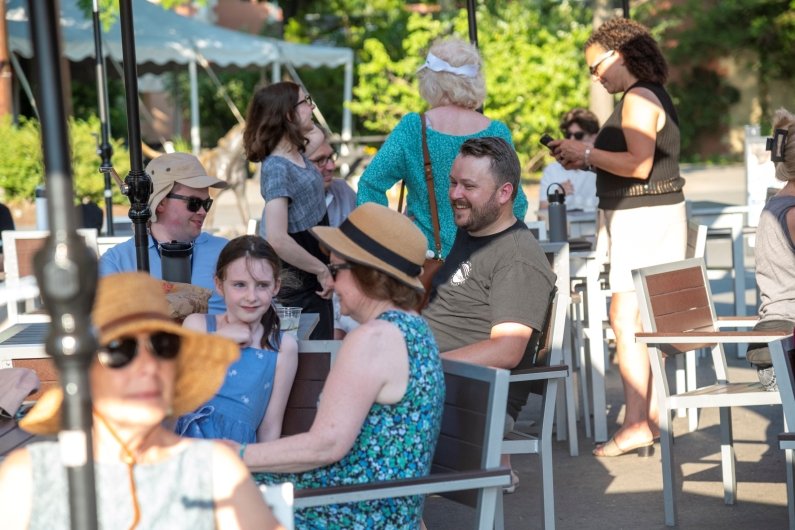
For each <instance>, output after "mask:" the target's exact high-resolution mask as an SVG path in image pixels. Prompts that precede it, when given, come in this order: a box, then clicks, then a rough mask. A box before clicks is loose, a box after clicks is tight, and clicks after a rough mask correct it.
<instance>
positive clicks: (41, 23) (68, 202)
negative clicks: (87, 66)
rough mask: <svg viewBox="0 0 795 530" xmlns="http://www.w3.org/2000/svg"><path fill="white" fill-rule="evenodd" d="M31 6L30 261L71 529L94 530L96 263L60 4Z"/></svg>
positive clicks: (37, 0)
mask: <svg viewBox="0 0 795 530" xmlns="http://www.w3.org/2000/svg"><path fill="white" fill-rule="evenodd" d="M29 7H30V23H31V30H32V37H33V49H34V54H35V57H36V61H35V64H36V70H37V74H38V78H39V111H40V113H41V143H42V151H43V153H44V167H45V169H46V182H47V194H48V199H49V200H48V201H47V217H48V219H49V220H50V227H51V230H50V235H49V236H48V237H47V240H46V241H45V243H44V248H42V249H41V250H40V251H39V252H37V253H36V255H35V256H34V258H33V267H34V270H35V274H36V281H37V282H38V284H39V285H40V286H41V296H42V299H43V300H44V305H45V307H46V308H47V311H48V312H49V314H50V317H51V320H50V327H49V335H48V337H47V342H46V343H45V349H46V351H47V353H48V354H49V355H50V356H51V357H52V358H53V360H54V361H55V364H56V366H57V367H58V369H59V373H60V377H59V379H60V381H61V385H62V388H63V390H64V392H63V405H62V417H61V419H62V425H61V431H60V432H59V434H58V439H59V442H60V446H61V461H62V462H63V465H64V466H65V467H66V475H67V481H68V487H69V489H68V491H69V520H70V524H71V527H72V528H81V529H82V528H85V529H88V530H94V529H96V528H97V503H96V492H95V487H94V457H93V448H92V439H91V393H90V389H89V382H88V368H89V365H90V364H91V361H92V359H93V356H94V353H95V352H96V349H97V343H96V338H95V336H94V334H93V333H92V326H91V318H90V313H91V306H92V305H93V302H94V293H95V290H96V283H97V258H96V256H95V255H94V253H93V252H92V251H91V250H89V249H88V247H87V246H86V244H85V241H83V239H82V238H81V237H80V236H79V235H78V233H77V229H76V225H77V223H76V220H75V218H76V213H75V209H74V186H73V179H72V165H71V160H70V158H69V133H68V129H67V126H66V112H65V108H64V99H63V94H64V92H63V78H62V75H61V61H60V57H61V49H60V42H59V41H60V35H61V32H60V24H59V13H60V9H59V2H53V1H52V0H29Z"/></svg>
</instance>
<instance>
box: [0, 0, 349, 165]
mask: <svg viewBox="0 0 795 530" xmlns="http://www.w3.org/2000/svg"><path fill="white" fill-rule="evenodd" d="M0 1H6V2H7V5H6V20H7V24H8V41H9V42H8V44H9V51H10V52H11V53H14V54H17V55H19V56H20V57H24V58H26V59H30V58H32V57H33V46H32V44H31V39H30V25H29V23H28V12H27V0H0ZM60 4H61V38H62V49H63V53H64V55H65V56H66V58H67V59H69V60H70V61H75V62H76V61H83V60H86V59H90V58H93V57H94V40H93V39H94V35H93V29H92V22H91V17H90V16H89V17H86V15H85V14H84V13H83V11H82V10H81V9H80V8H79V7H78V6H77V2H76V0H60ZM133 17H134V29H135V54H136V60H137V62H138V67H139V72H158V71H163V70H165V69H167V68H170V67H173V66H175V65H188V67H189V72H190V81H191V139H192V142H193V143H194V149H195V150H197V149H198V145H197V143H198V138H199V136H198V131H199V122H198V120H199V116H198V115H199V112H198V109H199V103H198V88H197V85H198V83H197V74H196V71H197V68H196V65H197V63H199V62H200V61H201V60H202V58H203V59H206V61H207V62H209V63H210V64H211V65H213V66H216V67H219V68H229V67H238V68H244V67H252V66H259V67H264V66H268V65H271V66H273V78H274V80H278V78H279V77H280V67H281V65H282V64H291V65H294V66H308V67H313V68H316V67H319V66H328V67H339V66H344V75H345V83H344V89H343V114H342V128H341V133H342V139H343V140H349V139H350V137H351V114H350V109H349V106H348V103H349V102H350V101H351V97H352V90H353V51H352V50H351V49H349V48H335V47H331V46H314V45H305V44H296V43H288V42H284V41H279V40H277V39H269V38H264V37H257V36H253V35H249V34H247V33H241V32H238V31H232V30H228V29H224V28H221V27H218V26H214V25H211V24H207V23H205V22H201V21H199V20H194V19H191V18H187V17H183V16H181V15H178V14H176V13H174V12H172V11H169V10H166V9H163V8H162V7H160V6H159V5H156V4H153V3H151V2H149V1H147V0H133ZM103 52H104V53H105V54H106V56H107V57H110V58H111V59H113V60H115V61H119V62H121V61H122V60H123V54H122V46H121V29H120V27H119V21H118V20H117V21H116V22H115V23H114V24H113V26H112V27H111V28H110V30H109V31H107V32H104V33H103Z"/></svg>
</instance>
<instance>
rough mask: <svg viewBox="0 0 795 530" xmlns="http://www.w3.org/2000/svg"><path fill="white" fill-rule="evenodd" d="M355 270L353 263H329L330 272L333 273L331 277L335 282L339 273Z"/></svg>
mask: <svg viewBox="0 0 795 530" xmlns="http://www.w3.org/2000/svg"><path fill="white" fill-rule="evenodd" d="M352 268H353V264H351V263H347V262H346V263H329V266H328V271H329V272H330V273H331V277H332V278H334V279H335V280H336V279H337V273H338V272H339V271H346V270H351V269H352Z"/></svg>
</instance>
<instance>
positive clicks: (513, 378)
mask: <svg viewBox="0 0 795 530" xmlns="http://www.w3.org/2000/svg"><path fill="white" fill-rule="evenodd" d="M568 375H569V367H568V366H567V365H565V364H559V365H555V366H539V367H536V368H525V369H522V370H511V375H510V379H509V380H510V382H511V383H520V382H522V381H543V380H544V379H559V378H566V377H568Z"/></svg>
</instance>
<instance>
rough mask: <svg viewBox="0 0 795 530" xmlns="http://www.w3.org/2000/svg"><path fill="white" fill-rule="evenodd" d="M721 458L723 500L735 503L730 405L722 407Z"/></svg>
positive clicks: (735, 480) (735, 491) (735, 482)
mask: <svg viewBox="0 0 795 530" xmlns="http://www.w3.org/2000/svg"><path fill="white" fill-rule="evenodd" d="M720 459H721V468H722V470H723V502H724V503H726V504H734V503H735V502H736V500H737V477H736V474H735V472H734V443H733V441H732V412H731V408H730V407H721V408H720Z"/></svg>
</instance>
